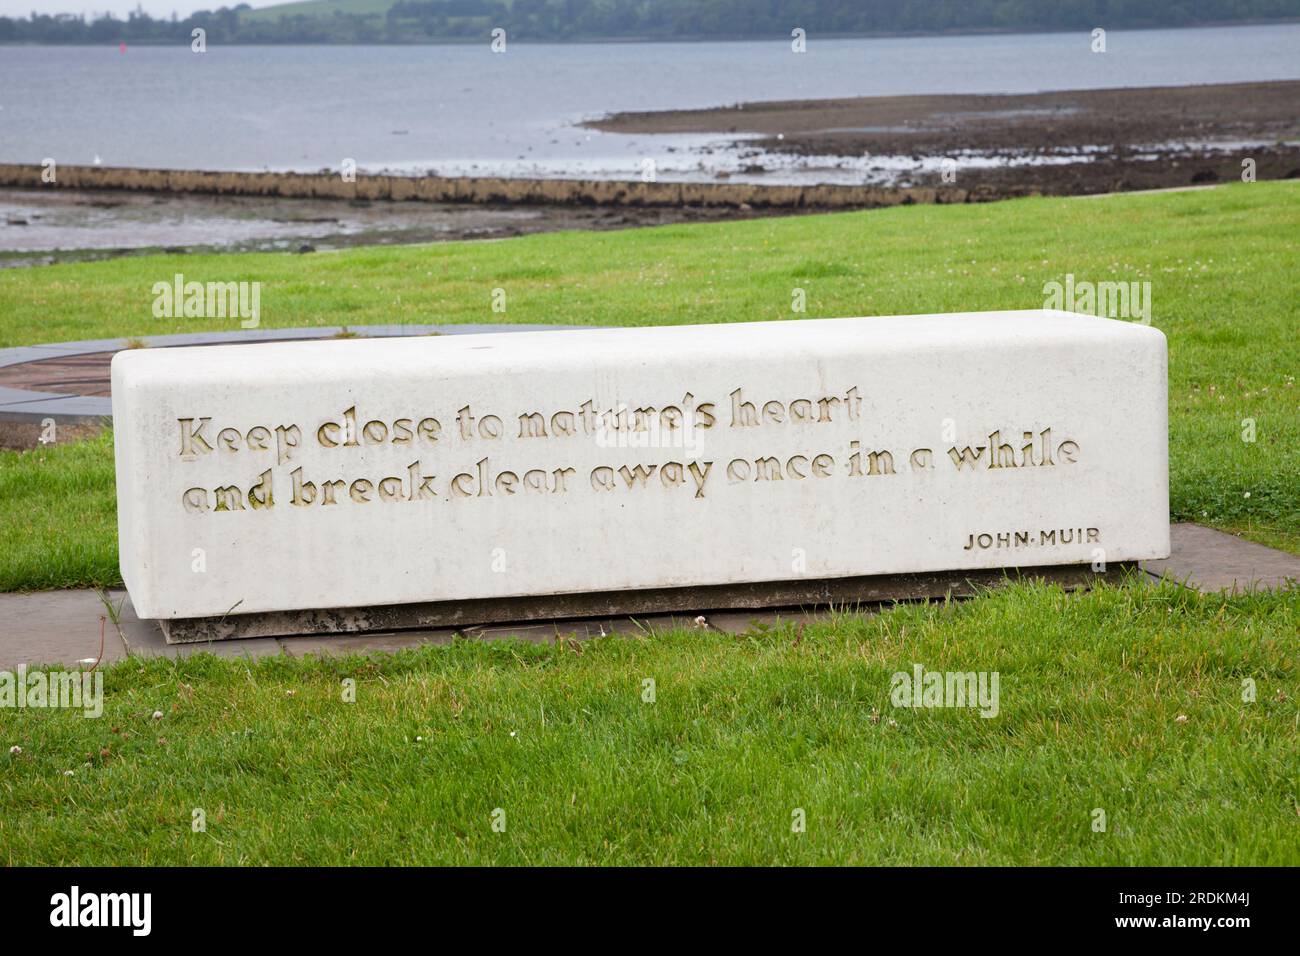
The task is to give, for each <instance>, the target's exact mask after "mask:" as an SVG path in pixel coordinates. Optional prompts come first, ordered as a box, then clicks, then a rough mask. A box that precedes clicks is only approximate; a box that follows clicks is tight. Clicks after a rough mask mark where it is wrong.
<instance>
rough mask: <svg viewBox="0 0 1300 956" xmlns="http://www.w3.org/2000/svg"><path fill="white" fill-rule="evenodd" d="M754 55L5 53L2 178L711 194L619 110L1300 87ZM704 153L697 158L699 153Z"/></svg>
mask: <svg viewBox="0 0 1300 956" xmlns="http://www.w3.org/2000/svg"><path fill="white" fill-rule="evenodd" d="M1089 47H1090V37H1089V36H1088V34H1087V33H1070V34H1039V35H1014V36H980V37H922V38H905V39H862V40H819V39H818V38H817V37H816V35H815V34H813V35H812V36H810V37H809V40H808V50H807V52H806V53H804V54H795V53H793V52H791V49H790V44H789V41H788V40H787V41H782V40H773V41H770V42H743V43H625V44H570V45H551V44H533V45H530V44H520V43H512V44H510V45H509V47H508V49H507V50H506V52H505V53H493V52H491V51H490V49H489V46H488V43H487V42H486V40H485V42H484V43H482V44H478V45H473V46H409V47H391V46H387V47H227V48H222V47H220V46H210V47H209V49H208V51H207V52H206V53H203V54H195V53H192V52H190V50H189V48H188V46H184V47H178V48H159V47H134V48H130V49H128V50H127V51H126V52H120V51H119V50H118V48H117V47H116V46H112V47H105V48H99V47H12V46H9V47H4V46H0V161H6V162H32V163H36V162H40V161H41V160H42V159H44V158H45V157H52V158H54V159H56V160H58V161H60V162H64V163H93V162H96V161H98V162H101V163H103V164H105V165H112V166H149V167H170V168H191V169H193V168H202V169H245V170H247V169H296V170H314V169H321V168H326V167H328V168H337V167H338V166H339V164H340V163H341V162H342V161H343V160H344V159H347V158H351V159H353V160H354V161H355V162H356V163H357V166H358V168H359V169H361V170H363V171H364V170H381V169H388V170H398V171H406V172H415V171H426V170H432V171H437V172H441V173H445V174H456V173H460V174H465V173H478V174H505V175H518V176H557V175H582V176H618V177H625V176H628V177H630V176H635V175H636V174H637V172H638V171H639V168H640V161H641V159H642V158H643V157H644V156H646V155H648V154H649V155H654V156H656V157H657V159H656V163H657V165H658V173H659V175H660V176H661V177H663V178H683V177H687V178H694V177H696V176H705V175H710V174H711V173H712V172H713V171H714V169H715V167H716V166H718V164H723V163H725V162H726V157H725V156H723V155H719V156H718V158H716V159H715V158H712V157H713V154H711V153H710V152H709V151H708V149H707V147H708V145H709V143H710V142H716V140H710V138H707V137H661V136H656V137H647V136H621V135H610V134H599V133H593V132H591V131H588V130H585V129H581V128H579V127H577V126H576V125H575V124H576V123H577V122H579V121H580V120H582V119H584V118H589V117H595V116H599V115H601V114H604V113H607V112H613V111H619V110H655V109H673V108H683V107H703V106H716V105H722V104H729V103H735V102H744V101H753V100H769V99H804V98H816V97H837V96H860V95H885V94H904V93H995V92H1032V91H1038V90H1060V89H1082V88H1101V87H1117V86H1151V85H1163V84H1187V83H1224V82H1237V81H1250V80H1272V79H1293V78H1296V77H1300V24H1292V25H1285V26H1260V27H1231V28H1213V29H1196V30H1153V31H1132V32H1114V31H1111V32H1110V33H1109V34H1108V36H1107V51H1106V52H1105V53H1104V54H1098V53H1093V52H1091V50H1090V48H1089ZM702 147H704V148H703V149H702Z"/></svg>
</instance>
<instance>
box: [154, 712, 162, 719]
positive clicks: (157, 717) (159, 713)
mask: <svg viewBox="0 0 1300 956" xmlns="http://www.w3.org/2000/svg"><path fill="white" fill-rule="evenodd" d="M153 719H154V720H162V719H163V712H162V711H161V710H155V711H154V712H153Z"/></svg>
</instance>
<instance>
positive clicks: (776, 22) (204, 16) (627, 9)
mask: <svg viewBox="0 0 1300 956" xmlns="http://www.w3.org/2000/svg"><path fill="white" fill-rule="evenodd" d="M67 2H69V3H71V2H73V0H67ZM1290 19H1300V0H298V2H294V3H283V4H277V5H275V6H271V7H263V8H261V9H259V10H254V9H252V8H251V7H250V6H249V5H248V4H246V3H241V4H239V5H238V6H235V7H233V8H228V7H222V8H221V9H219V10H216V11H215V12H213V11H207V10H201V11H199V12H198V13H196V14H194V15H193V16H191V17H188V18H186V19H184V20H176V21H173V20H168V19H158V20H155V19H152V18H151V17H149V16H147V15H145V14H142V13H136V14H132V15H131V16H130V17H129V18H128V19H126V20H118V19H116V18H114V17H112V16H109V15H104V16H100V17H98V18H94V19H87V18H86V17H84V16H80V15H72V14H62V15H44V14H32V15H31V17H29V18H26V19H6V18H0V43H118V42H126V43H136V44H139V43H187V44H188V43H189V42H190V35H191V33H192V31H193V30H194V29H195V28H202V29H203V30H205V31H206V33H207V41H208V42H209V43H228V44H234V43H428V42H435V41H439V40H463V41H479V42H482V41H486V39H487V38H488V36H489V34H490V33H491V31H492V30H493V29H495V28H497V27H501V28H504V29H505V31H506V33H507V35H508V37H509V39H510V40H511V41H518V40H525V41H527V40H615V39H645V40H702V39H734V38H741V37H755V38H757V37H764V38H773V39H775V38H777V37H782V38H788V37H789V36H790V31H791V30H792V29H793V28H795V27H799V28H802V29H803V30H805V31H807V35H808V36H809V37H827V36H836V35H841V36H842V35H855V34H856V35H863V34H916V33H972V32H987V31H1046V30H1092V29H1093V28H1095V27H1099V26H1103V27H1106V28H1107V29H1124V28H1141V27H1174V26H1195V25H1198V24H1210V23H1215V24H1221V23H1240V22H1248V21H1256V22H1261V21H1265V22H1266V21H1277V20H1290Z"/></svg>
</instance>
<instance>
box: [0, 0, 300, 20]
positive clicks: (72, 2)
mask: <svg viewBox="0 0 1300 956" xmlns="http://www.w3.org/2000/svg"><path fill="white" fill-rule="evenodd" d="M241 2H243V3H247V4H248V5H249V6H250V7H269V6H271V4H272V3H275V2H280V0H206V2H204V0H0V16H5V17H25V16H27V15H28V14H29V13H85V14H92V13H93V14H96V15H98V14H100V13H103V12H105V11H108V12H110V13H113V14H114V15H116V16H119V17H125V16H126V15H127V14H128V13H130V12H131V11H132V10H134V9H135V8H136V7H137V6H140V7H143V8H144V12H145V13H147V14H149V16H151V17H169V16H171V13H172V11H173V10H175V11H176V13H177V14H178V15H180V16H182V17H184V16H188V15H189V14H191V13H193V12H194V11H195V10H216V9H217V8H218V7H234V6H238V5H239V4H240V3H241Z"/></svg>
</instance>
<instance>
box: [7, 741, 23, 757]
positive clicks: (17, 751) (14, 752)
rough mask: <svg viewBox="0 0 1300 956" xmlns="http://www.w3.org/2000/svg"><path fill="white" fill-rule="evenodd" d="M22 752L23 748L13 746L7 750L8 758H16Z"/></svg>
mask: <svg viewBox="0 0 1300 956" xmlns="http://www.w3.org/2000/svg"><path fill="white" fill-rule="evenodd" d="M22 752H23V748H22V747H19V746H18V745H17V744H14V745H13V746H12V747H10V748H9V756H11V757H17V756H18V755H19V754H20V753H22Z"/></svg>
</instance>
